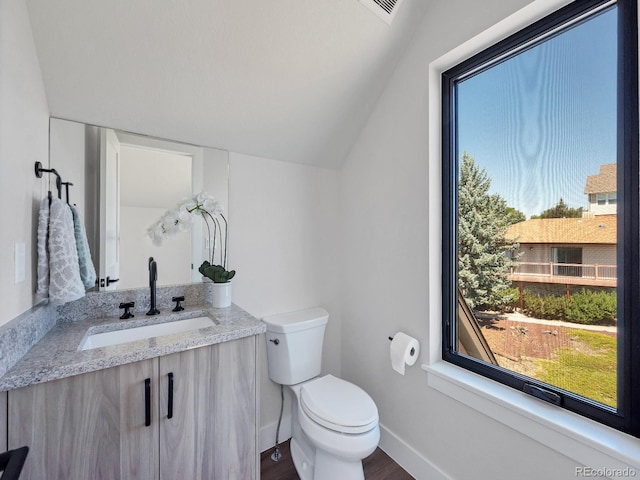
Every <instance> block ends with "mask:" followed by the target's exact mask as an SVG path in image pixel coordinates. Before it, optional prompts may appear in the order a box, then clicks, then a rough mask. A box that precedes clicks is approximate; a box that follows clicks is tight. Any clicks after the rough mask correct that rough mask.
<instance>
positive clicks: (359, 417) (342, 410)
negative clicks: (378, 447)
mask: <svg viewBox="0 0 640 480" xmlns="http://www.w3.org/2000/svg"><path fill="white" fill-rule="evenodd" d="M300 406H301V408H302V410H303V411H304V413H305V414H306V415H307V416H308V417H309V418H310V419H312V420H313V421H314V422H316V423H318V424H319V425H322V426H323V427H325V428H328V429H330V430H333V431H335V432H340V433H349V434H360V433H365V432H368V431H370V430H372V429H373V428H375V427H376V426H377V425H378V409H377V407H376V404H375V403H374V402H373V400H372V399H371V397H370V396H369V395H368V394H367V392H365V391H364V390H362V389H361V388H360V387H358V386H356V385H354V384H352V383H349V382H347V381H345V380H342V379H340V378H336V377H334V376H333V375H326V376H324V377H320V378H316V379H315V380H312V381H310V382H307V383H305V384H303V385H302V386H301V388H300Z"/></svg>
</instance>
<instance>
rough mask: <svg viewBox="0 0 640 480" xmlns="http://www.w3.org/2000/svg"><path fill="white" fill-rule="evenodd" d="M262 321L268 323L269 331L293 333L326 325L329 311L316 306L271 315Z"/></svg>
mask: <svg viewBox="0 0 640 480" xmlns="http://www.w3.org/2000/svg"><path fill="white" fill-rule="evenodd" d="M262 321H263V322H264V323H266V324H267V331H268V332H275V333H291V332H297V331H299V330H307V329H308V328H315V327H320V326H322V325H326V324H327V322H328V321H329V312H327V311H326V310H325V309H324V308H321V307H316V308H309V309H307V310H298V311H296V312H288V313H280V314H278V315H269V316H267V317H264V318H263V319H262Z"/></svg>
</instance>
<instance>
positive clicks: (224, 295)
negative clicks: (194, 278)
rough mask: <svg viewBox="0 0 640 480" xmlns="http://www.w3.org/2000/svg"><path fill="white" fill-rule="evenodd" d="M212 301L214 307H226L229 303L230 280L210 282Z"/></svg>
mask: <svg viewBox="0 0 640 480" xmlns="http://www.w3.org/2000/svg"><path fill="white" fill-rule="evenodd" d="M211 286H212V287H213V303H212V305H213V306H214V307H216V308H223V307H228V306H229V305H231V282H227V283H215V282H214V283H212V284H211Z"/></svg>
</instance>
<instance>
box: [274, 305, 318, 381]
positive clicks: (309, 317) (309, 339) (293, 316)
mask: <svg viewBox="0 0 640 480" xmlns="http://www.w3.org/2000/svg"><path fill="white" fill-rule="evenodd" d="M262 320H263V321H264V323H266V324H267V336H266V337H267V362H268V365H269V378H271V380H273V381H274V382H276V383H280V384H282V385H295V384H297V383H301V382H304V381H306V380H310V379H312V378H313V377H317V376H318V375H320V368H321V367H322V341H323V339H324V329H325V327H326V325H327V322H328V320H329V313H328V312H327V311H326V310H325V309H323V308H320V307H316V308H310V309H308V310H300V311H297V312H289V313H282V314H279V315H271V316H268V317H264V318H263V319H262Z"/></svg>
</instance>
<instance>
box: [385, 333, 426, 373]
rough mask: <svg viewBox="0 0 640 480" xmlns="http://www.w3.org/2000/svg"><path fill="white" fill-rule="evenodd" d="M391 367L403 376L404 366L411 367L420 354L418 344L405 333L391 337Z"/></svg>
mask: <svg viewBox="0 0 640 480" xmlns="http://www.w3.org/2000/svg"><path fill="white" fill-rule="evenodd" d="M390 354H391V366H392V367H393V369H394V370H395V371H396V372H398V373H399V374H400V375H404V366H405V364H406V365H409V366H411V365H413V364H414V363H416V360H417V359H418V355H419V354H420V343H419V342H418V340H416V339H415V338H413V337H410V336H409V335H407V334H406V333H402V332H398V333H396V334H395V335H394V336H393V340H391V347H390Z"/></svg>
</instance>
